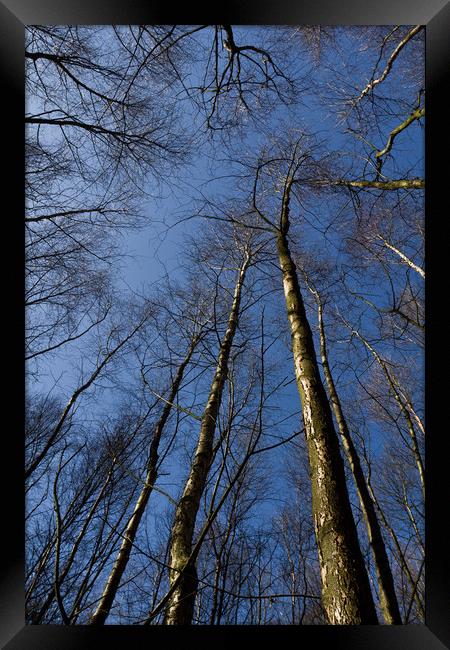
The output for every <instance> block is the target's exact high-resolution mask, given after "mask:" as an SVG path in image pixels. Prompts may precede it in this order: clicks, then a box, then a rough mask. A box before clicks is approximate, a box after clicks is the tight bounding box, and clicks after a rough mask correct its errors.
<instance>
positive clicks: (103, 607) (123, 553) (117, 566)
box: [90, 335, 200, 625]
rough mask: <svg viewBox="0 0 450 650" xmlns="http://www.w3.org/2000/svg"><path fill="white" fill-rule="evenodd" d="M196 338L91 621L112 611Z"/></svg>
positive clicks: (181, 368) (159, 424)
mask: <svg viewBox="0 0 450 650" xmlns="http://www.w3.org/2000/svg"><path fill="white" fill-rule="evenodd" d="M199 338H200V336H199V335H197V336H195V337H194V338H193V339H192V342H191V345H190V347H189V350H188V352H187V354H186V357H185V358H184V360H183V362H182V363H181V364H180V366H179V367H178V370H177V374H176V375H175V379H174V381H173V384H172V387H171V389H170V393H169V396H168V399H167V400H166V405H165V407H164V409H163V412H162V414H161V417H160V419H159V420H158V422H157V424H156V427H155V429H154V432H153V436H152V441H151V444H150V453H149V459H148V463H147V475H146V477H145V483H144V486H143V488H142V490H141V492H140V494H139V496H138V498H137V501H136V505H135V506H134V510H133V514H132V515H131V517H130V520H129V521H128V524H127V527H126V529H125V532H124V534H123V540H122V543H121V545H120V549H119V552H118V554H117V557H116V560H115V562H114V565H113V568H112V569H111V573H110V574H109V577H108V579H107V582H106V585H105V587H104V589H103V593H102V597H101V599H100V601H99V603H98V605H97V609H96V610H95V612H94V614H93V615H92V617H91V620H90V624H91V625H103V624H104V623H105V621H106V619H107V618H108V615H109V612H110V611H111V606H112V604H113V601H114V598H115V596H116V593H117V590H118V588H119V584H120V580H121V578H122V575H123V573H124V571H125V569H126V566H127V564H128V560H129V558H130V553H131V549H132V548H133V543H134V540H135V538H136V533H137V530H138V528H139V524H140V522H141V519H142V515H143V514H144V512H145V509H146V507H147V503H148V500H149V498H150V495H151V493H152V489H153V485H154V483H155V481H156V478H157V465H158V447H159V443H160V440H161V435H162V433H163V430H164V426H165V424H166V422H167V419H168V417H169V415H170V412H171V409H172V406H173V402H174V400H175V398H176V395H177V393H178V390H179V388H180V385H181V382H182V380H183V375H184V371H185V370H186V367H187V366H188V364H189V362H190V360H191V357H192V354H193V352H194V350H195V347H196V345H197V343H198V341H199Z"/></svg>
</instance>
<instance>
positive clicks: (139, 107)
mask: <svg viewBox="0 0 450 650" xmlns="http://www.w3.org/2000/svg"><path fill="white" fill-rule="evenodd" d="M423 38H424V34H423V29H422V27H421V26H395V25H390V26H376V27H375V26H367V27H345V26H339V27H330V26H325V27H324V26H319V25H315V26H314V25H312V26H283V27H280V26H276V27H275V26H264V27H256V26H255V27H252V26H246V27H243V26H234V25H187V26H186V25H184V26H183V25H134V26H126V25H122V26H114V27H113V26H61V25H60V26H42V25H35V26H28V27H27V39H26V52H25V58H26V116H25V126H26V215H25V226H26V238H25V246H26V296H25V300H26V348H25V349H26V364H27V397H26V405H25V407H26V422H25V429H26V430H25V470H24V471H25V481H26V584H25V588H26V615H27V621H28V622H29V623H31V624H58V625H59V624H62V625H77V624H81V625H86V624H87V625H103V624H124V625H129V624H133V625H186V624H187V625H242V624H248V625H278V624H280V625H316V624H318V625H321V624H332V625H333V624H335V625H338V624H356V625H357V624H377V623H386V624H411V623H422V622H423V621H424V611H425V604H424V603H425V593H424V585H425V575H424V555H425V540H424V529H425V528H424V499H425V487H426V486H425V471H424V470H425V456H424V450H425V428H424V398H423V392H424V381H423V375H424V359H423V337H424V327H425V324H424V319H425V313H424V279H425V266H424V259H423V256H424V223H423V212H424V206H423V200H424V197H423V190H424V178H423V176H424V174H423V124H424V116H425V105H424V43H423Z"/></svg>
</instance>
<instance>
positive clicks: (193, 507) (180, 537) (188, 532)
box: [164, 249, 250, 625]
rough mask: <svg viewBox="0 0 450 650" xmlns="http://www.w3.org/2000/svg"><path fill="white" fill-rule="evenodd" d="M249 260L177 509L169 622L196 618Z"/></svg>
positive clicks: (182, 622)
mask: <svg viewBox="0 0 450 650" xmlns="http://www.w3.org/2000/svg"><path fill="white" fill-rule="evenodd" d="M249 263H250V252H249V250H248V249H247V251H246V253H245V257H244V260H243V262H242V265H241V267H240V269H239V275H238V278H237V282H236V286H235V290H234V295H233V303H232V306H231V311H230V315H229V318H228V325H227V330H226V332H225V335H224V337H223V339H222V342H221V345H220V350H219V357H218V362H217V367H216V371H215V374H214V378H213V381H212V384H211V389H210V392H209V397H208V401H207V403H206V407H205V410H204V412H203V417H202V423H201V427H200V435H199V438H198V443H197V448H196V450H195V455H194V459H193V462H192V466H191V470H190V472H189V476H188V479H187V481H186V484H185V487H184V490H183V494H182V496H181V499H180V501H179V502H178V506H177V508H176V511H175V518H174V523H173V526H172V533H171V541H170V562H169V563H170V567H171V570H170V576H169V579H170V586H171V587H172V586H173V585H174V583H175V581H176V580H177V578H178V584H177V586H176V588H175V589H174V590H173V592H172V594H171V596H170V599H169V601H168V604H167V607H166V611H165V617H164V623H165V624H166V625H189V624H190V623H191V622H192V617H193V611H194V603H195V596H196V592H197V584H198V579H197V570H196V567H195V562H193V561H191V563H190V564H188V565H187V562H188V560H189V557H190V555H191V551H192V542H193V535H194V528H195V522H196V517H197V512H198V509H199V506H200V499H201V497H202V494H203V491H204V489H205V485H206V480H207V476H208V472H209V468H210V467H211V463H212V461H213V459H214V452H213V442H214V434H215V430H216V421H217V416H218V413H219V407H220V403H221V399H222V392H223V387H224V384H225V379H226V377H227V372H228V359H229V356H230V350H231V346H232V344H233V338H234V335H235V333H236V328H237V324H238V319H239V306H240V301H241V292H242V286H243V284H244V280H245V275H246V272H247V269H248V266H249ZM180 572H182V574H183V575H182V577H181V579H179V574H180Z"/></svg>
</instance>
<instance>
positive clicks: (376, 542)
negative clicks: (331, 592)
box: [313, 290, 402, 625]
mask: <svg viewBox="0 0 450 650" xmlns="http://www.w3.org/2000/svg"><path fill="white" fill-rule="evenodd" d="M313 293H314V295H315V297H316V300H317V305H318V320H319V334H320V353H321V360H322V368H323V373H324V376H325V381H326V384H327V388H328V394H329V396H330V401H331V406H332V408H333V412H334V416H335V418H336V423H337V426H338V429H339V433H340V436H341V440H342V446H343V448H344V450H345V453H346V456H347V459H348V462H349V465H350V469H351V471H352V474H353V478H354V481H355V485H356V490H357V493H358V498H359V502H360V504H361V508H362V511H363V516H364V521H365V524H366V527H367V534H368V538H369V542H370V545H371V548H372V553H373V558H374V563H375V571H376V574H377V580H378V588H379V594H380V604H381V611H382V612H383V617H384V620H385V622H386V623H389V624H391V625H401V623H402V619H401V615H400V609H399V606H398V601H397V596H396V593H395V587H394V579H393V576H392V571H391V567H390V564H389V559H388V556H387V552H386V546H385V544H384V540H383V536H382V534H381V528H380V524H379V522H378V517H377V514H376V510H375V504H374V502H373V500H372V498H371V496H370V493H369V489H368V487H367V483H366V479H365V476H364V472H363V470H362V467H361V462H360V459H359V455H358V452H357V451H356V447H355V445H354V444H353V440H352V437H351V435H350V431H349V429H348V426H347V421H346V419H345V416H344V413H343V411H342V406H341V401H340V399H339V395H338V393H337V390H336V386H335V383H334V379H333V375H332V374H331V369H330V365H329V363H328V351H327V344H326V337H325V327H324V323H323V305H322V301H321V298H320V295H319V294H318V292H316V291H314V290H313Z"/></svg>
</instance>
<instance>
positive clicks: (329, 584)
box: [277, 179, 378, 625]
mask: <svg viewBox="0 0 450 650" xmlns="http://www.w3.org/2000/svg"><path fill="white" fill-rule="evenodd" d="M291 186H292V179H288V180H287V182H286V186H285V192H284V197H283V204H282V213H281V223H280V229H279V231H278V235H277V250H278V256H279V262H280V266H281V272H282V277H283V288H284V295H285V299H286V307H287V314H288V318H289V323H290V328H291V335H292V351H293V357H294V366H295V376H296V380H297V387H298V391H299V393H300V399H301V403H302V413H303V422H304V428H305V436H306V443H307V448H308V453H309V464H310V477H311V488H312V509H313V518H314V528H315V534H316V539H317V547H318V553H319V563H320V571H321V580H322V598H323V605H324V608H325V611H326V613H327V617H328V619H329V621H330V623H331V624H347V625H359V624H376V623H378V620H377V615H376V610H375V605H374V602H373V597H372V593H371V590H370V583H369V579H368V575H367V571H366V568H365V565H364V560H363V556H362V553H361V549H360V546H359V541H358V536H357V531H356V526H355V522H354V519H353V514H352V511H351V506H350V500H349V496H348V491H347V485H346V482H345V473H344V464H343V460H342V458H341V455H340V450H339V441H338V437H337V435H336V432H335V429H334V424H333V418H332V413H331V408H330V404H329V402H328V399H327V396H326V393H325V389H324V386H323V384H322V380H321V377H320V373H319V368H318V364H317V357H316V352H315V349H314V341H313V337H312V332H311V328H310V326H309V322H308V319H307V316H306V312H305V307H304V304H303V299H302V295H301V291H300V286H299V282H298V277H297V272H296V267H295V264H294V262H293V259H292V256H291V253H290V250H289V245H288V230H289V198H290V190H291Z"/></svg>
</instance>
